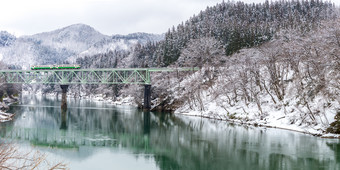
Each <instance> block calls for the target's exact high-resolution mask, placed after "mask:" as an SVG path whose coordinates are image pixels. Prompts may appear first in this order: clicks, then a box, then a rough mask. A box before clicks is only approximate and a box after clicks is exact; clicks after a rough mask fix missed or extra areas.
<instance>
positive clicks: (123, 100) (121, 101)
mask: <svg viewBox="0 0 340 170" xmlns="http://www.w3.org/2000/svg"><path fill="white" fill-rule="evenodd" d="M22 94H31V93H30V92H27V91H25V92H23V93H22ZM36 95H45V96H51V97H52V96H53V97H56V96H58V94H57V93H52V94H51V93H47V94H42V93H38V94H36ZM67 96H68V97H70V98H79V99H90V100H93V101H103V102H108V103H109V104H112V105H115V106H120V105H127V106H134V107H138V106H137V105H136V104H135V103H134V102H133V100H134V99H133V97H131V96H127V97H118V98H117V99H118V100H115V101H113V100H112V98H110V99H109V98H106V97H104V96H103V95H101V94H100V95H91V96H84V95H82V96H77V97H75V96H74V94H68V95H67ZM171 113H172V114H175V115H184V116H192V117H201V118H205V119H212V120H218V121H225V122H228V123H235V124H237V125H246V126H253V127H266V128H275V129H282V130H289V131H294V132H298V133H303V134H308V135H312V136H315V137H320V138H331V139H340V134H330V133H324V132H323V131H322V130H320V129H318V130H317V129H313V128H312V127H307V128H304V127H303V126H277V125H276V126H275V125H273V122H272V124H270V123H265V122H261V121H256V120H247V119H242V118H235V119H230V118H228V117H227V115H221V114H214V115H208V114H203V113H199V112H197V111H194V110H189V111H186V112H181V111H179V109H178V110H175V111H173V112H171ZM312 131H314V132H312Z"/></svg>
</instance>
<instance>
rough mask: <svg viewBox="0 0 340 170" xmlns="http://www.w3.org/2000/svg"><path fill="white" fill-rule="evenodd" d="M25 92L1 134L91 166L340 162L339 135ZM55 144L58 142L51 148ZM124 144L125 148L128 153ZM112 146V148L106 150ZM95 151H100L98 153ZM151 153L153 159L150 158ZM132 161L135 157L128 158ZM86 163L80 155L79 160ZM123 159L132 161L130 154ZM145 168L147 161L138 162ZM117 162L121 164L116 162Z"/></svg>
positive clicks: (328, 165) (325, 165)
mask: <svg viewBox="0 0 340 170" xmlns="http://www.w3.org/2000/svg"><path fill="white" fill-rule="evenodd" d="M60 102H61V101H60V100H58V99H57V98H43V97H36V96H23V98H22V103H20V104H19V105H17V106H13V107H12V108H11V109H12V110H11V112H13V113H16V114H17V115H16V118H15V120H14V121H12V122H7V123H5V124H0V136H1V138H4V137H5V138H9V139H16V140H18V141H19V142H21V143H25V142H29V143H30V144H31V145H33V146H35V147H38V148H45V149H44V150H45V151H48V152H50V153H52V154H54V155H58V156H60V157H62V158H65V159H66V160H70V165H71V167H72V166H73V163H76V162H82V164H84V165H83V166H81V165H79V166H77V167H76V168H75V166H74V167H72V168H75V169H77V168H79V169H86V168H89V167H87V164H85V163H84V161H83V160H87V161H86V162H91V161H92V162H94V163H95V164H96V163H97V164H101V165H102V166H104V167H106V169H112V168H110V167H109V164H110V162H112V158H113V157H117V159H119V158H123V157H124V156H125V154H128V155H130V156H132V157H135V159H132V161H135V162H138V160H140V159H141V158H143V160H144V163H143V165H149V164H153V165H154V166H152V167H151V168H150V167H149V166H148V167H147V168H145V169H195V170H196V169H198V170H199V169H202V170H203V169H275V170H276V169H278V170H280V169H339V167H340V164H339V162H340V160H339V159H340V142H339V140H334V139H333V140H331V139H321V138H316V137H312V136H308V135H304V134H299V133H294V132H289V131H283V130H277V129H266V128H252V127H242V126H237V125H232V124H227V123H226V122H220V121H212V120H207V119H200V118H192V117H183V116H174V115H171V114H164V113H153V112H141V111H139V110H137V109H135V108H132V107H113V106H110V105H108V104H105V103H103V102H91V101H87V100H75V99H69V100H68V109H67V110H65V111H62V110H61V109H60ZM51 148H53V149H51ZM122 152H123V153H122ZM108 153H109V154H108ZM96 155H97V156H98V155H99V156H98V157H100V159H99V158H98V160H96V159H95V158H96ZM151 160H152V161H151ZM130 163H131V162H130ZM79 164H81V163H79ZM118 164H129V163H126V162H124V161H119V162H115V165H116V166H117V165H118ZM137 167H138V169H143V168H141V167H143V166H137ZM118 169H119V168H118Z"/></svg>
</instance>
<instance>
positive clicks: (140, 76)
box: [0, 67, 198, 109]
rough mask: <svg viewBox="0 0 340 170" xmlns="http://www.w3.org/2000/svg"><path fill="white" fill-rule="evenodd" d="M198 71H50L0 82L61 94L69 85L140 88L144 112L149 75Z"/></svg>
mask: <svg viewBox="0 0 340 170" xmlns="http://www.w3.org/2000/svg"><path fill="white" fill-rule="evenodd" d="M197 70H198V68H196V67H193V68H191V67H190V68H189V67H184V68H107V69H60V70H58V69H52V70H0V79H1V80H2V81H4V83H9V84H56V85H60V87H61V89H62V94H63V97H62V98H63V100H64V102H62V103H63V104H64V106H63V104H62V108H63V107H65V108H66V107H67V105H66V93H67V89H68V86H69V85H72V84H140V85H144V103H143V104H144V105H143V107H144V109H150V108H151V77H150V74H151V73H152V72H175V71H177V72H178V71H197Z"/></svg>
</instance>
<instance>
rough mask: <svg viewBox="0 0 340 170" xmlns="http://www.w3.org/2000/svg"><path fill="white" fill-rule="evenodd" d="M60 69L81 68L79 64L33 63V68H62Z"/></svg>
mask: <svg viewBox="0 0 340 170" xmlns="http://www.w3.org/2000/svg"><path fill="white" fill-rule="evenodd" d="M60 69H80V65H79V64H60V65H56V64H54V65H33V66H31V70H60Z"/></svg>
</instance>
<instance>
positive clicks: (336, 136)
mask: <svg viewBox="0 0 340 170" xmlns="http://www.w3.org/2000/svg"><path fill="white" fill-rule="evenodd" d="M174 114H178V115H182V116H188V117H200V118H204V119H210V120H217V121H224V122H227V123H232V124H236V125H239V126H241V125H246V126H253V127H265V128H273V129H281V130H288V131H292V132H298V133H303V134H306V135H311V136H315V137H320V138H327V139H340V134H330V133H312V132H309V131H303V130H298V129H293V128H289V127H280V126H272V125H268V124H263V123H258V122H250V121H245V122H243V121H241V120H237V119H227V118H226V119H222V118H214V117H210V116H204V115H197V114H189V113H174Z"/></svg>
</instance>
